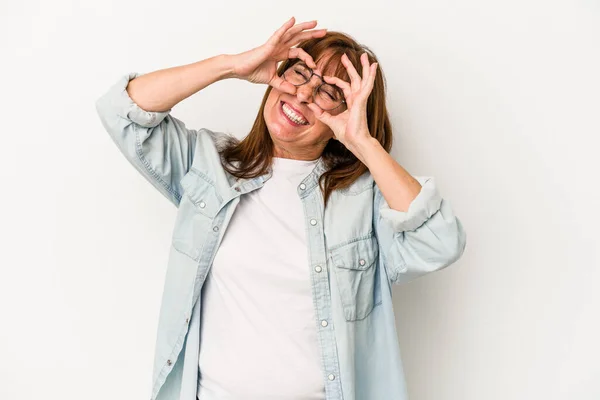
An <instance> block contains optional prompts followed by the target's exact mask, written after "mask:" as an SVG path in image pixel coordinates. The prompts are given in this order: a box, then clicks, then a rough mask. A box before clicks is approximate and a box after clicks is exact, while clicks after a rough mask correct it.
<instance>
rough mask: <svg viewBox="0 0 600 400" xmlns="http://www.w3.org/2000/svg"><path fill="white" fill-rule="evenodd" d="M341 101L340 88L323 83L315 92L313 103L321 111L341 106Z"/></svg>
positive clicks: (342, 97)
mask: <svg viewBox="0 0 600 400" xmlns="http://www.w3.org/2000/svg"><path fill="white" fill-rule="evenodd" d="M343 100H344V95H343V93H342V90H341V89H340V88H338V87H337V86H333V85H330V84H327V83H324V84H322V85H321V86H319V89H318V90H317V96H316V98H315V103H317V105H318V106H319V107H321V109H323V110H331V109H334V108H336V107H337V106H339V105H340V104H342V101H343Z"/></svg>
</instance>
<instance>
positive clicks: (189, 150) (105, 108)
mask: <svg viewBox="0 0 600 400" xmlns="http://www.w3.org/2000/svg"><path fill="white" fill-rule="evenodd" d="M138 76H140V74H138V73H136V72H131V73H129V74H126V75H123V76H122V77H121V78H120V79H119V80H118V81H117V82H116V83H114V84H113V85H112V86H111V87H110V88H109V89H108V91H107V92H106V93H105V94H103V95H102V96H101V97H100V98H98V99H97V100H96V111H97V113H98V115H99V117H100V120H101V122H102V125H103V126H104V128H105V129H106V131H107V132H108V133H109V134H110V136H111V138H112V139H113V141H114V142H115V144H116V145H117V147H118V148H119V150H120V151H121V153H122V154H123V155H124V156H125V158H126V159H127V160H128V161H129V162H130V163H131V164H132V165H133V166H134V167H135V168H136V169H137V170H138V171H139V172H140V173H141V174H142V175H143V176H144V177H145V178H146V179H147V180H148V181H149V182H150V183H151V184H152V185H153V186H154V187H155V188H156V189H157V190H158V191H159V192H160V193H161V194H162V195H163V196H165V197H166V198H167V199H169V201H171V202H172V203H173V204H175V205H176V206H178V205H179V202H180V200H181V193H182V188H181V187H180V183H179V182H180V180H181V179H182V178H183V176H184V175H185V174H186V173H187V172H188V171H189V169H190V167H191V164H192V161H193V156H194V149H195V146H196V140H197V134H198V131H197V130H193V129H187V128H186V126H185V124H184V123H183V122H182V121H180V120H178V119H177V118H174V117H173V116H171V115H170V112H171V109H169V110H167V111H163V112H152V111H146V110H143V109H142V108H140V107H139V106H138V105H137V104H136V103H135V102H134V101H133V100H132V99H131V98H130V97H129V94H128V93H127V90H126V88H127V85H128V84H129V81H130V80H132V79H134V78H136V77H138Z"/></svg>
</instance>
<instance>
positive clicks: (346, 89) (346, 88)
mask: <svg viewBox="0 0 600 400" xmlns="http://www.w3.org/2000/svg"><path fill="white" fill-rule="evenodd" d="M323 79H325V82H327V83H331V84H333V85H336V86H337V87H339V88H340V89H342V92H343V93H344V97H345V99H346V103H347V104H348V107H351V105H352V89H351V87H350V84H349V83H348V82H346V81H344V80H342V79H340V78H338V77H336V76H329V75H325V76H324V77H323Z"/></svg>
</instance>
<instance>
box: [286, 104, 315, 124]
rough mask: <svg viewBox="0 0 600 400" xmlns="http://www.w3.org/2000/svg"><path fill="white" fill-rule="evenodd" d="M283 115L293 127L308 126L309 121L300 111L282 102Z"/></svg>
mask: <svg viewBox="0 0 600 400" xmlns="http://www.w3.org/2000/svg"><path fill="white" fill-rule="evenodd" d="M279 109H280V110H281V114H282V115H283V116H284V118H285V119H286V120H287V121H288V122H289V123H290V124H291V125H292V126H302V125H308V120H307V119H306V118H305V117H304V115H302V114H300V112H299V111H297V110H296V109H294V108H292V107H291V106H290V105H289V104H287V103H286V102H285V101H281V107H280V108H279Z"/></svg>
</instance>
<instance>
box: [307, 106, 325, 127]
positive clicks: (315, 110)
mask: <svg viewBox="0 0 600 400" xmlns="http://www.w3.org/2000/svg"><path fill="white" fill-rule="evenodd" d="M307 107H308V108H310V110H311V111H312V112H313V113H314V114H315V117H317V119H318V120H319V121H321V122H323V123H324V124H326V125H329V122H330V121H331V114H329V113H328V112H327V111H323V110H322V109H321V107H319V106H318V105H316V104H315V103H308V105H307Z"/></svg>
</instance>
